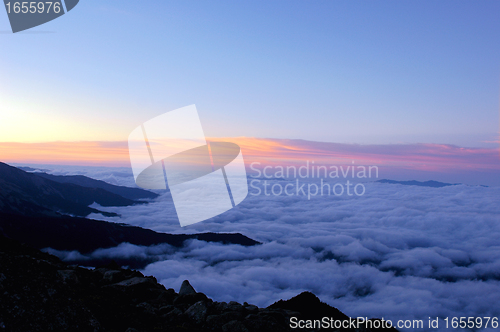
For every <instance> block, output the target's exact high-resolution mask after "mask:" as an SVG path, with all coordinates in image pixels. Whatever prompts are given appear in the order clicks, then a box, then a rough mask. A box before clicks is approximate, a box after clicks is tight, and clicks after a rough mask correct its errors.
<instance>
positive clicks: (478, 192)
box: [96, 180, 500, 320]
mask: <svg viewBox="0 0 500 332" xmlns="http://www.w3.org/2000/svg"><path fill="white" fill-rule="evenodd" d="M273 181H274V182H273ZM280 181H283V180H280ZM277 182H278V180H271V183H277ZM365 186H366V193H365V195H363V196H355V195H353V196H347V195H343V196H332V195H330V196H315V197H311V199H310V200H308V199H307V197H306V196H284V195H281V196H274V195H269V196H265V195H264V194H261V195H259V196H252V195H249V196H248V197H247V199H246V200H245V201H244V202H243V203H242V204H240V205H239V206H238V207H236V208H235V209H232V210H230V211H228V212H227V213H225V214H223V215H220V216H218V217H215V218H212V219H210V220H207V221H204V222H201V223H199V224H195V225H192V226H190V227H187V228H182V229H181V228H179V226H178V222H177V220H176V217H175V209H174V207H173V205H172V203H171V201H170V197H169V195H168V193H167V194H164V195H162V196H161V197H160V198H159V199H158V202H156V203H153V204H151V205H150V206H134V207H126V208H120V209H119V210H118V209H112V208H110V209H109V211H115V212H120V213H121V214H122V216H123V217H122V218H121V219H119V220H118V219H116V218H109V220H116V221H120V222H125V223H129V224H132V225H138V226H142V227H148V228H152V229H154V230H156V231H163V232H171V233H185V232H188V233H191V232H205V231H215V232H241V233H243V234H245V235H247V236H249V237H251V238H254V239H256V240H259V241H262V242H264V244H263V245H261V246H256V247H251V248H243V247H239V246H223V245H218V244H206V243H203V242H199V241H192V242H190V244H189V245H188V246H187V247H185V248H183V249H182V250H180V251H177V252H175V253H172V254H168V255H164V256H162V257H161V258H159V261H157V262H155V263H152V264H150V265H148V266H147V267H146V268H145V269H144V271H143V272H144V273H146V274H151V275H154V276H156V277H157V278H158V279H159V280H160V281H161V282H162V283H163V284H165V285H166V286H167V287H173V286H178V285H180V283H181V282H182V280H184V279H189V280H190V281H191V282H192V284H193V285H194V286H195V287H196V288H197V289H198V290H199V291H202V292H204V293H206V294H207V295H209V296H210V297H212V298H214V299H216V300H220V301H230V300H236V301H240V302H243V301H247V302H253V303H255V304H258V305H260V306H266V305H269V304H271V303H272V302H274V301H276V300H278V299H281V298H289V297H291V296H294V295H296V294H297V293H299V292H301V291H304V290H309V291H312V292H314V293H315V294H317V295H318V296H319V297H320V298H321V299H322V300H323V301H326V302H327V303H329V304H331V305H333V306H336V307H338V308H340V309H341V310H343V311H344V312H345V313H347V314H349V315H353V316H368V317H385V318H387V319H393V320H395V319H414V318H418V319H424V320H426V319H428V317H436V316H439V317H443V318H444V317H452V316H467V317H468V316H499V315H500V305H499V301H498V299H499V298H500V243H499V242H498V239H499V238H500V205H499V204H498V201H499V198H500V188H498V187H489V188H485V187H477V186H466V185H457V186H449V187H443V188H427V187H416V186H403V185H392V184H381V183H367V184H365ZM251 192H252V191H251ZM254 193H255V191H254ZM96 217H97V216H96ZM137 250H139V249H137Z"/></svg>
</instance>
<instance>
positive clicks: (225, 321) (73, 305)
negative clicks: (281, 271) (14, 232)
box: [0, 236, 397, 332]
mask: <svg viewBox="0 0 500 332" xmlns="http://www.w3.org/2000/svg"><path fill="white" fill-rule="evenodd" d="M169 286H176V287H178V285H169ZM319 314H325V315H327V316H324V317H328V318H330V317H331V318H333V319H335V320H338V319H340V320H346V319H347V320H348V319H350V318H349V317H348V316H347V315H344V314H343V313H342V312H340V311H339V310H338V309H336V308H334V307H331V306H329V305H327V304H325V303H322V302H321V301H320V300H319V299H318V298H317V297H316V296H315V295H314V294H312V293H308V292H306V293H302V294H299V295H297V296H296V297H294V298H292V299H290V300H288V301H279V302H277V303H275V304H273V305H271V306H269V307H267V308H259V307H257V306H255V305H251V304H248V303H246V302H245V303H243V304H240V303H238V302H234V301H231V302H229V303H226V302H217V301H213V300H212V299H210V298H208V297H207V296H206V295H205V294H203V293H200V292H196V290H195V289H194V288H193V286H191V285H190V283H189V282H188V281H187V280H185V281H184V282H183V283H182V285H181V286H180V290H179V292H176V291H175V290H174V289H173V288H169V289H167V288H165V286H163V285H161V284H159V283H158V282H157V280H156V279H155V278H154V277H147V276H144V275H143V274H142V273H140V272H138V271H134V270H129V269H122V268H120V266H118V265H117V264H116V263H111V264H108V265H106V266H101V267H98V268H95V269H84V268H81V267H78V266H75V265H72V266H70V265H67V264H65V263H63V262H61V261H60V260H59V259H58V258H56V257H54V256H52V255H49V254H46V253H42V252H40V251H38V250H35V249H33V248H30V247H28V246H25V245H22V244H20V243H18V242H17V241H14V240H11V239H6V238H4V237H2V236H0V329H1V330H2V331H6V332H7V331H8V332H11V331H12V332H14V331H15V332H24V331H32V332H38V331H40V332H42V331H43V332H45V331H103V332H106V331H119V332H137V331H141V332H148V331H173V332H176V331H191V332H202V331H213V332H228V331H232V332H237V331H243V332H281V331H296V330H299V331H306V330H305V329H292V328H291V327H290V322H291V318H292V317H297V318H298V319H311V318H310V317H317V316H318V315H319ZM330 314H331V315H332V316H329V315H330ZM373 321H374V320H373ZM322 330H325V329H307V331H322ZM326 330H327V331H332V330H333V329H326ZM379 330H383V329H373V328H366V327H365V326H361V327H360V329H356V330H355V329H345V328H340V329H335V331H353V332H354V331H366V332H370V331H379ZM386 330H387V331H397V330H396V329H394V328H391V329H386Z"/></svg>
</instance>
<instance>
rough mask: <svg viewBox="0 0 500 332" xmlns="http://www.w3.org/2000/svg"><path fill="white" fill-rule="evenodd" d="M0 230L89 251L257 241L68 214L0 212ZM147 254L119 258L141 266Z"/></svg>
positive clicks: (41, 244)
mask: <svg viewBox="0 0 500 332" xmlns="http://www.w3.org/2000/svg"><path fill="white" fill-rule="evenodd" d="M0 234H1V235H3V236H6V237H8V238H11V239H15V240H18V241H20V242H23V243H26V244H28V245H30V246H32V247H34V248H37V249H43V248H49V247H50V248H53V249H57V250H66V251H73V250H77V251H79V252H80V253H83V254H85V253H90V252H93V251H94V250H97V249H100V248H111V247H115V246H117V245H119V244H120V243H123V242H127V243H131V244H135V245H141V246H151V245H156V244H162V243H166V244H169V245H171V246H174V247H182V246H183V245H184V242H185V241H186V240H190V239H197V240H200V241H206V242H220V243H223V244H239V245H243V246H252V245H256V244H260V243H259V242H257V241H255V240H252V239H250V238H248V237H246V236H244V235H242V234H240V233H234V234H230V233H219V234H218V233H202V234H167V233H157V232H155V231H152V230H149V229H144V228H140V227H135V226H127V225H123V224H116V223H110V222H106V221H99V220H92V219H85V218H77V217H70V216H56V217H52V216H21V215H14V214H5V213H0ZM150 259H151V258H144V259H133V260H131V259H123V260H122V261H120V263H121V264H122V265H127V266H131V267H134V268H142V267H144V266H146V265H147V264H149V263H151V262H152V261H151V260H150ZM106 262H107V260H106V259H96V260H90V261H89V260H85V261H82V262H79V261H77V260H75V261H72V263H82V264H84V265H86V266H96V265H99V264H105V263H106Z"/></svg>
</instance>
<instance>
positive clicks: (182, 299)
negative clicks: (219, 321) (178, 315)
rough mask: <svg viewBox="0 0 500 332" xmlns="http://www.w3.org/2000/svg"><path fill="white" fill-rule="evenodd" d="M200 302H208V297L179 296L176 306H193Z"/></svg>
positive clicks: (201, 295) (203, 295) (195, 294)
mask: <svg viewBox="0 0 500 332" xmlns="http://www.w3.org/2000/svg"><path fill="white" fill-rule="evenodd" d="M199 301H208V297H207V296H206V295H205V294H203V293H194V294H187V295H179V296H177V297H176V298H175V300H174V305H180V304H189V305H191V304H195V303H196V302H199Z"/></svg>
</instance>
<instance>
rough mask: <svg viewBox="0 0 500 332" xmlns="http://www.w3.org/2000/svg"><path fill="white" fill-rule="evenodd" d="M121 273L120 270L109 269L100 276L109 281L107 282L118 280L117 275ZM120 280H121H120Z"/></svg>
mask: <svg viewBox="0 0 500 332" xmlns="http://www.w3.org/2000/svg"><path fill="white" fill-rule="evenodd" d="M120 274H122V271H118V270H109V271H105V272H104V274H103V276H102V278H103V279H104V280H106V281H109V282H118V280H117V279H118V276H119V275H120ZM120 281H121V280H120Z"/></svg>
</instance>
